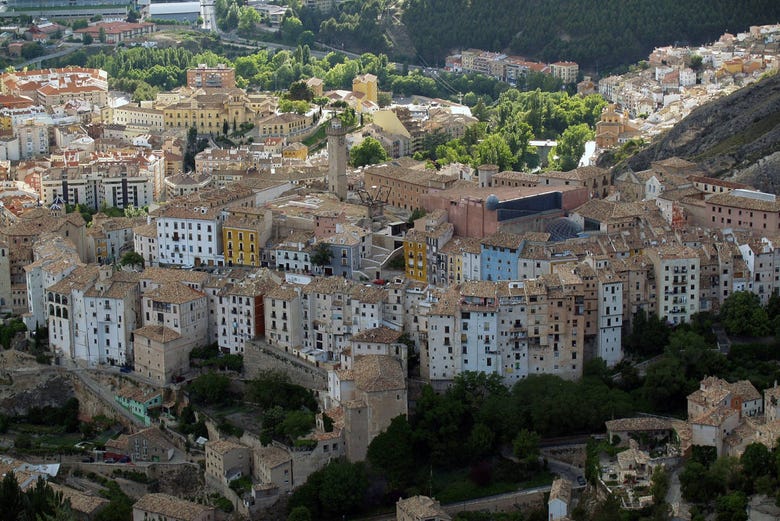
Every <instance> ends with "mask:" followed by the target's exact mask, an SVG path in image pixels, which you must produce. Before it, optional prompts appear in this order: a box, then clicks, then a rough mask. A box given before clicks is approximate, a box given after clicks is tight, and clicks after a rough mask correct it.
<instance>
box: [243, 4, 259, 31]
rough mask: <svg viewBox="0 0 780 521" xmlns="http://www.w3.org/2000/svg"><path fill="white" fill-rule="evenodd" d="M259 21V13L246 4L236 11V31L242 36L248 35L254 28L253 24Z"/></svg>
mask: <svg viewBox="0 0 780 521" xmlns="http://www.w3.org/2000/svg"><path fill="white" fill-rule="evenodd" d="M259 23H260V13H258V12H257V10H256V9H254V8H252V7H249V6H247V5H245V6H242V7H241V8H240V9H239V11H238V33H239V34H240V35H242V36H249V35H250V34H252V32H253V31H254V30H255V26H256V25H257V24H259Z"/></svg>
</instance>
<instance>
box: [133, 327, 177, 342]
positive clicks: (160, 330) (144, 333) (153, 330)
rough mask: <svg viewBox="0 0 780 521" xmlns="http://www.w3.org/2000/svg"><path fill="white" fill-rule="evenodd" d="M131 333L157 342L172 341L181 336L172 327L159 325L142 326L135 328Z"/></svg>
mask: <svg viewBox="0 0 780 521" xmlns="http://www.w3.org/2000/svg"><path fill="white" fill-rule="evenodd" d="M133 333H134V334H135V336H141V337H144V338H148V339H150V340H154V341H155V342H159V343H165V342H172V341H173V340H178V339H179V338H181V335H180V334H179V333H177V332H176V331H174V330H173V329H171V328H168V327H165V326H159V325H149V326H144V327H142V328H139V329H136V330H135V331H134V332H133Z"/></svg>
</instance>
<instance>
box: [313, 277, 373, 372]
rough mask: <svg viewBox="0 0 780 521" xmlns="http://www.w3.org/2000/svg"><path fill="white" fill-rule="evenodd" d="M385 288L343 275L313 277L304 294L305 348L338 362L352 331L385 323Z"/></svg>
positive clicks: (323, 358)
mask: <svg viewBox="0 0 780 521" xmlns="http://www.w3.org/2000/svg"><path fill="white" fill-rule="evenodd" d="M384 299H385V293H384V290H383V289H382V288H380V287H377V286H373V285H363V284H358V283H356V282H352V281H349V280H346V279H343V278H341V277H314V278H312V279H311V282H310V283H308V284H307V285H305V286H304V287H303V291H302V295H301V306H302V320H303V348H304V350H305V351H306V352H307V353H311V354H312V355H313V356H315V357H316V358H317V359H321V360H327V361H337V360H339V358H340V355H341V352H342V351H343V350H344V348H345V347H347V340H348V339H349V337H350V336H351V335H352V334H353V333H358V332H360V331H363V330H366V329H374V328H377V327H379V326H380V325H381V324H382V311H383V303H384Z"/></svg>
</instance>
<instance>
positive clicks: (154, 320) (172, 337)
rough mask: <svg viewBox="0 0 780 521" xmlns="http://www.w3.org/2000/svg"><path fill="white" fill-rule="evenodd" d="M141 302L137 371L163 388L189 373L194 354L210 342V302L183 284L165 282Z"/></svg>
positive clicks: (136, 346) (136, 359)
mask: <svg viewBox="0 0 780 521" xmlns="http://www.w3.org/2000/svg"><path fill="white" fill-rule="evenodd" d="M141 302H142V304H141V312H142V320H143V327H141V328H139V329H136V330H135V331H134V335H135V342H134V345H133V354H134V362H135V369H136V371H137V372H138V373H139V374H142V375H143V376H145V377H147V378H150V379H152V380H153V381H154V382H156V383H158V384H159V385H163V384H166V383H169V382H171V381H172V379H173V378H174V377H176V376H178V375H182V374H184V373H186V372H187V371H189V354H190V351H192V349H193V348H194V347H200V346H203V345H205V344H206V343H207V342H208V298H207V297H206V294H205V293H204V292H203V291H199V290H196V289H193V288H192V287H190V286H189V285H187V284H184V283H182V282H164V283H162V284H160V285H159V286H157V287H155V288H153V289H149V290H148V291H146V292H144V293H143V295H142V297H141Z"/></svg>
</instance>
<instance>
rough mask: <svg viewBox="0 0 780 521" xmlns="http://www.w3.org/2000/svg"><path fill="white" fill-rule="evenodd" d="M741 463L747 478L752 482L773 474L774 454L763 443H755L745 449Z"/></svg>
mask: <svg viewBox="0 0 780 521" xmlns="http://www.w3.org/2000/svg"><path fill="white" fill-rule="evenodd" d="M739 462H740V463H741V464H742V470H743V472H744V474H745V478H746V479H748V480H749V481H751V482H753V481H755V480H756V479H758V478H760V477H761V476H766V475H769V474H771V473H772V466H773V462H772V453H771V452H770V451H769V449H768V448H767V447H766V445H764V444H763V443H756V442H753V443H751V444H750V445H748V446H747V447H745V452H743V453H742V456H741V457H740V459H739Z"/></svg>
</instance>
